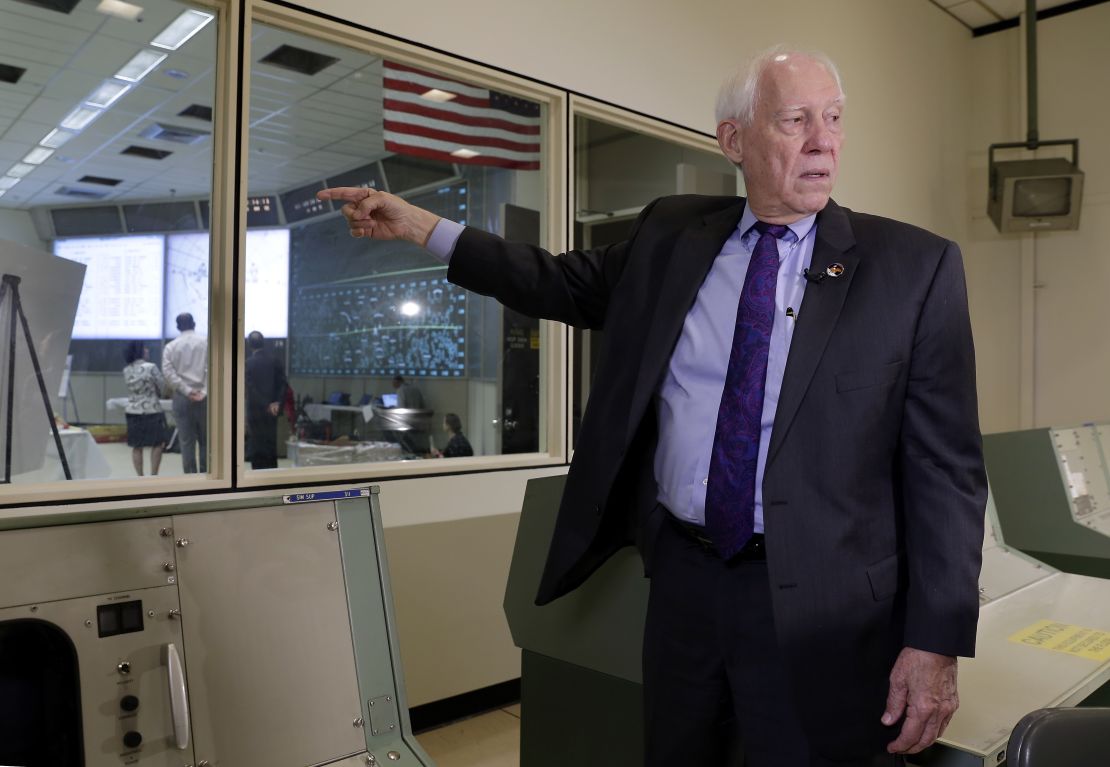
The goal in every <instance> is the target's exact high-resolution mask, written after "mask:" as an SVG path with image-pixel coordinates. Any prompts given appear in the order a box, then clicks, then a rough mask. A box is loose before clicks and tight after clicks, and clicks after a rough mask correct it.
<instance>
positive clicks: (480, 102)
mask: <svg viewBox="0 0 1110 767" xmlns="http://www.w3.org/2000/svg"><path fill="white" fill-rule="evenodd" d="M382 84H383V85H384V86H385V87H386V88H387V89H389V90H391V91H395V92H397V93H412V94H414V95H416V96H423V94H425V93H427V92H428V90H429V88H434V87H436V86H434V85H432V86H429V85H425V84H423V83H409V82H405V81H404V80H393V79H385V80H383V81H382ZM439 90H441V91H446V90H447V89H446V88H440V89H439ZM448 92H449V91H448ZM424 101H425V102H426V103H429V104H443V105H444V106H447V105H448V104H450V105H452V106H454V105H456V104H462V105H464V106H468V107H478V108H482V109H489V105H490V104H489V93H488V92H487V93H484V94H483V95H481V96H467V95H464V94H462V93H456V94H455V98H453V99H451V100H449V101H435V100H434V99H424Z"/></svg>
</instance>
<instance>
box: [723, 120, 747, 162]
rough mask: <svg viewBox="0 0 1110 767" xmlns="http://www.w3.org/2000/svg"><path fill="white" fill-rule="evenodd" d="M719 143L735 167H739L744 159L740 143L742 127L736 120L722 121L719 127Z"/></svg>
mask: <svg viewBox="0 0 1110 767" xmlns="http://www.w3.org/2000/svg"><path fill="white" fill-rule="evenodd" d="M717 143H718V144H719V145H720V147H721V151H722V152H723V153H724V155H725V157H727V158H728V159H729V160H730V161H731V162H732V164H733V165H739V164H740V162H741V160H743V157H744V151H743V146H742V144H741V142H740V126H739V125H738V124H737V121H736V120H722V121H721V122H720V124H718V125H717Z"/></svg>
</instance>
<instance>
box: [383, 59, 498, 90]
mask: <svg viewBox="0 0 1110 767" xmlns="http://www.w3.org/2000/svg"><path fill="white" fill-rule="evenodd" d="M385 69H386V70H387V71H384V72H382V77H383V79H384V78H390V79H394V80H407V81H409V82H413V83H420V84H422V85H426V86H427V87H428V88H439V89H440V90H441V91H449V92H451V93H459V94H463V95H466V96H474V97H476V98H488V97H489V90H487V89H486V88H481V87H478V86H477V85H469V84H467V83H463V82H459V81H458V80H452V79H451V78H450V77H444V76H443V75H437V74H436V73H435V72H429V71H427V70H424V69H416V68H415V67H409V66H405V65H404V64H398V63H397V62H395V61H387V62H385ZM425 90H427V88H426V89H425Z"/></svg>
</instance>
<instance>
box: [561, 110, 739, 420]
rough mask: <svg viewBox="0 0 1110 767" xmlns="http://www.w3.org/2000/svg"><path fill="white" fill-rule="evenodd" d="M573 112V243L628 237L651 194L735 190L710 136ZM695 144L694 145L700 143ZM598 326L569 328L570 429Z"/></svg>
mask: <svg viewBox="0 0 1110 767" xmlns="http://www.w3.org/2000/svg"><path fill="white" fill-rule="evenodd" d="M619 119H620V118H619V116H617V115H613V116H612V117H611V118H610V120H601V119H595V118H594V117H591V116H585V115H582V114H579V115H577V116H576V117H575V121H574V126H575V128H574V131H575V132H574V137H575V138H574V140H575V147H574V184H575V188H574V196H575V214H574V247H575V248H596V247H601V246H603V245H611V244H613V243H616V242H620V241H621V240H624V239H626V238H627V237H628V235H629V233H630V232H631V230H632V225H633V224H634V223H635V221H636V217H637V216H638V215H639V214H640V211H641V210H643V208H644V206H645V205H647V204H648V203H649V202H651V201H652V200H654V199H656V198H657V197H663V196H665V195H671V194H709V195H735V194H736V193H737V178H738V176H739V173H738V172H737V169H736V168H735V167H733V165H732V164H731V163H730V162H729V161H728V160H727V159H725V157H724V156H723V155H722V154H721V153H720V152H719V151H717V150H716V149H715V148H714V142H713V141H712V140H710V139H700V138H698V137H696V136H694V135H692V134H689V135H687V136H684V137H683V138H682V139H681V140H680V139H679V138H677V137H667V136H666V133H665V131H666V132H671V133H673V129H661V130H660V131H659V132H658V135H653V134H652V133H650V132H648V130H647V129H646V128H645V129H642V130H633V129H631V128H628V127H624V126H622V125H620V124H618V123H617V120H619ZM699 145H700V146H699ZM604 343H605V338H604V332H603V331H583V330H579V329H575V330H574V360H573V367H572V369H573V371H574V372H573V378H572V401H573V404H572V409H571V418H572V425H571V428H572V432H573V434H574V435H575V439H577V434H578V426H579V424H580V423H581V419H582V413H583V412H584V411H585V408H586V402H587V400H588V399H589V396H590V383H591V381H592V379H593V370H594V368H595V366H596V364H597V361H598V358H599V355H600V354H601V353H602V349H603V347H604Z"/></svg>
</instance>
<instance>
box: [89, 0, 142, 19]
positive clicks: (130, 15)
mask: <svg viewBox="0 0 1110 767" xmlns="http://www.w3.org/2000/svg"><path fill="white" fill-rule="evenodd" d="M96 10H98V11H100V12H101V13H103V14H104V15H105V16H115V17H116V18H117V19H127V20H128V21H138V20H139V17H140V16H142V15H143V8H142V6H140V5H135V4H133V3H125V2H123V0H100V5H98V6H96Z"/></svg>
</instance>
